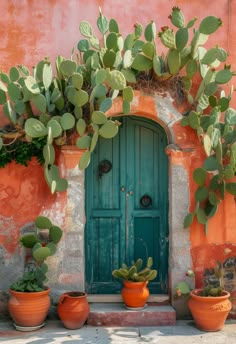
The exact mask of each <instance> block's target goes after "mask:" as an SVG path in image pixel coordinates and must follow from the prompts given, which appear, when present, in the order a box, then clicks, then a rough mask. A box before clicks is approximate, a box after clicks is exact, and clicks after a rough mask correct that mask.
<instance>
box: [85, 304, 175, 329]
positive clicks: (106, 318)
mask: <svg viewBox="0 0 236 344" xmlns="http://www.w3.org/2000/svg"><path fill="white" fill-rule="evenodd" d="M175 324H176V313H175V310H174V308H173V307H172V306H170V305H154V304H151V305H150V304H147V306H146V307H145V308H143V309H141V310H137V311H136V310H135V311H134V310H129V309H127V308H125V306H124V304H123V303H118V302H116V303H90V313H89V317H88V320H87V325H90V326H127V327H129V326H171V325H175Z"/></svg>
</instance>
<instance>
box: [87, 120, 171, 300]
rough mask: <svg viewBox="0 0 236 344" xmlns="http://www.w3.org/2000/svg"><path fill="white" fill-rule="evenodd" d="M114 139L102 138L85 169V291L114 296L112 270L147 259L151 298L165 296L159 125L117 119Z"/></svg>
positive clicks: (163, 159)
mask: <svg viewBox="0 0 236 344" xmlns="http://www.w3.org/2000/svg"><path fill="white" fill-rule="evenodd" d="M120 120H121V123H122V125H121V127H120V130H119V134H118V135H117V136H116V137H115V138H114V139H113V140H112V141H111V140H107V139H101V140H100V141H99V143H98V147H97V148H96V151H95V152H94V153H93V158H92V161H91V163H90V166H89V167H88V168H87V170H86V228H85V252H86V291H87V292H88V293H90V294H112V293H119V292H120V289H121V284H120V283H119V281H117V280H116V279H114V278H113V277H112V270H113V269H117V268H119V267H120V266H121V264H122V263H124V262H125V263H128V264H129V263H130V262H131V261H132V260H136V259H137V258H139V257H141V258H143V259H144V261H146V259H147V257H148V256H152V257H153V260H154V265H153V268H155V269H157V270H158V276H157V278H156V279H155V280H154V281H153V282H150V283H149V289H150V291H151V292H152V293H158V294H159V293H166V292H167V286H168V281H167V272H168V159H167V156H166V154H165V151H164V150H165V147H166V145H167V137H166V133H165V131H164V130H163V128H162V127H161V126H159V125H158V124H156V123H154V122H151V121H148V120H145V119H140V118H138V117H130V116H129V117H128V116H127V117H122V118H121V119H120Z"/></svg>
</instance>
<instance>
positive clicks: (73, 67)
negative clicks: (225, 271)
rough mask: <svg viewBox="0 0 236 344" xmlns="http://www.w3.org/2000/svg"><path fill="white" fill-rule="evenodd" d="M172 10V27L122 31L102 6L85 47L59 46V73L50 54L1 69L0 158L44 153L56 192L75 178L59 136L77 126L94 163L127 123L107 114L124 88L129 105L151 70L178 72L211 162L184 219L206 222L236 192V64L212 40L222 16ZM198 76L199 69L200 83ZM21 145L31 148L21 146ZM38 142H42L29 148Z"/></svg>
mask: <svg viewBox="0 0 236 344" xmlns="http://www.w3.org/2000/svg"><path fill="white" fill-rule="evenodd" d="M169 20H170V23H171V26H172V27H169V26H163V27H162V28H161V29H160V31H159V33H157V28H156V24H155V22H154V21H151V22H150V23H148V24H147V25H146V26H145V27H143V26H142V24H140V23H137V24H135V25H134V29H133V32H131V33H129V34H128V35H127V36H125V37H123V36H122V34H121V32H120V28H119V24H118V23H117V21H116V20H115V19H114V18H112V19H110V20H109V19H108V18H106V17H105V16H104V15H103V13H102V11H101V9H99V16H98V19H97V23H96V24H97V29H98V31H99V33H100V37H97V36H96V35H95V33H94V32H95V30H94V29H93V27H92V25H91V24H90V23H89V22H88V21H86V20H83V21H82V22H81V23H80V26H79V30H80V34H81V35H82V36H83V37H82V38H81V39H80V40H79V42H78V45H77V50H78V51H77V53H75V51H74V50H73V51H72V55H71V57H70V58H64V57H62V56H58V57H57V59H56V61H55V67H56V72H55V73H54V72H53V67H52V64H51V62H50V61H49V60H48V58H45V59H43V60H42V61H39V63H38V64H37V65H36V67H34V68H33V69H32V70H29V69H28V68H27V67H26V66H22V65H20V66H17V67H12V68H11V69H10V72H9V74H6V73H4V72H1V73H0V104H2V105H3V112H4V114H5V116H6V117H7V118H8V120H9V123H10V124H9V125H8V126H7V127H4V128H1V129H0V157H1V166H3V165H4V162H5V163H8V162H10V161H11V160H12V159H16V160H17V159H18V161H19V162H21V161H23V163H27V162H26V158H25V156H24V157H23V156H22V154H21V155H19V154H18V153H17V152H18V151H21V152H23V151H24V152H25V155H26V156H27V154H28V156H29V159H30V158H31V156H32V155H33V154H36V155H37V156H38V159H39V160H40V161H43V163H44V171H45V173H44V174H45V179H46V181H47V183H48V185H49V187H50V189H51V192H52V193H54V192H56V191H64V190H66V188H67V180H66V179H65V178H61V176H60V171H59V168H58V166H57V165H56V163H55V146H61V145H63V144H66V143H68V142H70V138H71V137H74V135H76V136H77V139H76V146H77V147H78V148H80V149H84V150H85V151H84V153H83V155H82V157H81V159H80V161H79V167H80V169H85V168H86V167H87V166H88V165H89V163H90V159H91V154H92V153H93V151H94V149H95V148H96V145H97V142H98V140H99V137H104V138H107V139H111V138H113V137H114V136H115V135H116V134H117V133H118V130H119V125H120V123H119V122H118V121H117V120H115V119H114V118H112V117H111V116H110V115H107V112H108V111H109V110H110V109H111V107H112V104H113V101H114V100H115V99H116V98H117V97H120V98H122V105H123V106H122V113H123V114H125V115H128V114H129V113H130V109H131V103H132V101H133V97H134V93H133V89H135V88H136V87H137V85H138V84H139V83H140V82H141V81H142V80H144V79H145V80H148V81H149V84H152V83H155V82H156V84H159V85H165V87H168V82H169V81H171V80H175V81H176V83H177V80H178V82H179V84H178V85H179V86H178V87H177V95H176V96H177V100H178V102H182V101H184V100H185V99H186V100H187V101H188V103H189V109H188V111H186V112H185V113H184V114H183V118H182V121H181V124H182V125H183V126H190V127H191V128H192V129H193V130H195V131H196V135H197V136H198V137H199V140H200V142H201V144H202V145H203V147H204V150H205V152H206V160H205V161H204V165H203V166H199V168H197V169H196V170H195V171H194V175H193V178H194V181H195V182H196V183H197V185H198V189H197V190H196V193H195V199H196V207H195V210H194V211H193V212H191V213H189V214H188V215H187V216H186V218H185V221H184V226H185V227H188V226H190V225H191V223H192V221H193V219H194V218H195V217H196V219H197V220H198V221H199V222H200V223H201V224H203V225H204V226H205V231H206V232H207V224H208V221H209V219H210V218H211V217H212V216H213V215H214V214H215V213H216V211H217V209H218V204H219V202H221V201H222V200H223V199H224V196H225V192H226V191H227V192H229V193H231V194H233V195H236V184H235V183H232V182H229V180H230V179H231V178H232V177H233V176H234V175H235V173H236V158H235V151H236V150H235V141H236V140H235V137H236V136H235V129H234V126H235V123H236V121H235V118H236V111H235V110H234V109H232V108H231V107H230V100H231V97H232V91H233V89H231V90H230V92H229V94H225V92H223V91H221V92H220V88H221V86H222V85H224V84H228V83H229V82H230V81H231V79H232V77H233V76H234V75H235V72H234V71H232V70H231V66H229V65H227V63H226V61H227V53H226V51H225V50H224V49H222V48H221V47H219V46H218V45H216V46H215V47H212V48H210V49H208V50H207V49H206V48H205V46H204V45H205V43H206V42H207V41H208V39H209V37H210V36H211V35H212V34H214V33H215V32H216V31H217V30H218V29H219V28H220V26H221V25H222V21H221V20H220V19H219V18H216V17H215V16H207V17H206V18H204V19H202V20H201V21H200V23H199V22H198V20H197V19H196V18H194V19H191V20H189V21H186V19H185V16H184V14H183V12H182V11H181V9H179V8H178V7H173V9H172V12H171V14H170V16H169ZM163 47H164V51H165V53H163V52H162V48H163ZM222 65H223V66H222ZM195 77H200V83H199V87H198V89H197V91H196V88H194V87H193V80H194V79H195ZM223 114H225V115H224V116H222V115H223ZM19 145H20V147H22V149H18V150H17V147H19ZM29 146H30V147H31V146H33V147H37V149H33V150H29V149H28V148H26V147H29ZM9 148H10V149H9ZM23 148H24V149H23ZM40 152H41V155H40ZM17 157H18V158H17ZM209 178H210V183H209Z"/></svg>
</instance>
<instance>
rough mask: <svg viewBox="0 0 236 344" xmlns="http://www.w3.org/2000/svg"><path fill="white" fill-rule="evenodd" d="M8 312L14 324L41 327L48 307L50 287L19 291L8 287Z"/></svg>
mask: <svg viewBox="0 0 236 344" xmlns="http://www.w3.org/2000/svg"><path fill="white" fill-rule="evenodd" d="M9 292H10V299H9V302H8V309H9V313H10V315H11V317H12V319H13V320H14V323H15V325H17V326H22V327H37V326H39V327H41V326H42V324H43V323H44V320H45V318H46V316H47V314H48V310H49V307H50V297H49V292H50V288H47V289H45V290H43V291H37V292H36V291H35V292H20V291H15V290H12V289H10V290H9Z"/></svg>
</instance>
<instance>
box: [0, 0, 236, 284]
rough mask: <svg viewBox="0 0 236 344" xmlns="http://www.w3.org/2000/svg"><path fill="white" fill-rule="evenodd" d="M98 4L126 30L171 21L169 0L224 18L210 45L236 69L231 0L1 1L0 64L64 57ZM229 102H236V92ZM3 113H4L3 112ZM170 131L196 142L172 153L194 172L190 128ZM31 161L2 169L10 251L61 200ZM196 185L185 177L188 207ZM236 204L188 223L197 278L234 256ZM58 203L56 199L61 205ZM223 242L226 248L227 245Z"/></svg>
mask: <svg viewBox="0 0 236 344" xmlns="http://www.w3.org/2000/svg"><path fill="white" fill-rule="evenodd" d="M98 6H101V8H102V11H103V13H104V15H106V16H107V17H108V18H112V17H113V18H115V19H116V20H117V21H118V22H119V25H120V30H121V32H123V33H124V34H127V33H129V32H130V31H131V30H132V28H133V25H134V24H135V23H136V22H140V23H141V24H143V25H146V24H147V23H148V22H149V21H150V20H154V21H155V22H156V25H157V29H158V31H159V30H160V28H161V26H163V25H168V24H169V19H168V15H169V14H170V12H171V8H172V7H173V6H179V7H180V8H181V9H182V10H183V12H184V14H185V17H186V20H190V19H192V18H193V17H198V18H199V22H200V20H201V18H203V17H205V16H207V15H215V16H217V17H220V18H221V19H222V20H223V22H224V26H223V27H222V28H220V29H219V30H218V31H217V33H216V34H215V35H213V36H212V38H211V39H210V41H209V46H214V45H215V44H219V45H220V46H222V47H223V48H224V49H225V50H226V51H227V52H229V54H230V56H229V59H228V63H231V64H232V65H233V68H232V69H236V25H235V22H236V0H222V1H219V0H217V1H212V0H205V1H204V3H203V2H201V1H199V0H191V1H189V0H169V1H166V0H145V1H143V0H129V1H126V2H125V1H123V0H116V1H115V0H89V1H88V0H42V1H38V0H21V1H17V0H8V1H6V0H3V1H0V13H1V25H0V37H1V44H0V61H1V62H0V64H1V66H0V69H1V70H6V71H8V70H9V68H10V67H11V66H12V65H17V64H24V65H26V66H28V67H30V66H33V65H35V64H37V62H38V61H39V60H40V59H42V58H44V57H45V56H49V58H50V59H51V61H53V60H54V58H55V57H56V56H57V55H59V54H60V55H63V56H64V57H67V58H69V57H70V54H71V51H72V48H73V47H74V48H75V49H76V46H77V43H78V41H79V39H80V38H81V37H80V33H79V23H80V21H81V20H88V21H89V22H90V23H91V24H93V26H95V23H96V19H97V16H98ZM151 106H153V105H151ZM232 106H234V107H235V106H236V96H235V94H234V95H233V102H232ZM153 109H154V108H153ZM144 112H146V110H145V111H144ZM0 120H1V121H3V116H2V115H1V114H0ZM174 131H175V137H176V143H177V144H179V145H180V146H181V145H182V146H186V145H193V146H196V148H195V151H194V152H193V153H192V155H191V158H190V159H189V160H188V162H187V163H186V159H183V160H182V159H181V157H180V155H178V156H176V158H175V159H176V161H175V163H176V164H180V165H181V164H185V166H184V167H185V168H186V169H187V170H188V172H189V176H191V174H192V171H193V170H194V168H196V167H197V166H198V165H199V160H201V159H202V157H203V152H202V151H201V148H200V147H199V146H197V145H196V142H197V140H196V137H195V134H194V133H193V131H192V130H186V129H183V128H182V127H181V126H180V124H178V123H177V124H176V125H175V128H174ZM30 165H31V168H30V169H28V168H25V167H21V166H16V165H15V164H10V165H9V166H7V167H6V168H5V169H0V219H1V222H0V223H1V226H0V242H2V244H3V245H4V247H5V248H6V250H7V252H9V254H10V253H11V252H13V251H14V248H15V247H16V245H17V240H18V235H19V233H18V232H17V230H18V229H19V228H20V227H21V226H22V225H23V224H24V223H26V222H28V221H31V220H32V219H34V218H35V216H36V215H37V214H39V213H40V211H41V210H45V209H46V210H47V209H49V210H50V209H51V208H52V207H54V205H55V202H58V196H52V195H50V192H49V190H48V189H47V186H46V184H45V182H44V181H43V178H42V175H43V171H42V169H41V168H40V167H39V166H38V165H37V164H36V162H33V163H32V164H30ZM195 187H196V186H195V185H194V184H193V182H191V179H190V189H191V194H190V199H191V202H190V203H191V204H190V208H191V207H192V204H193V202H192V201H193V197H194V196H193V195H194V190H195ZM60 197H61V199H60V202H61V203H60V202H59V204H63V202H64V201H63V197H64V196H60ZM235 207H236V205H235V200H234V198H233V197H232V196H229V195H228V196H227V197H226V202H224V205H223V204H221V205H220V208H221V209H220V212H219V214H218V215H217V216H216V217H215V218H214V219H212V220H211V222H210V226H209V234H208V236H204V233H203V229H202V228H201V227H200V226H199V225H198V224H197V223H194V225H193V226H192V227H191V236H190V239H191V252H192V257H193V264H194V268H196V270H197V280H200V278H199V276H200V272H201V273H202V267H203V266H204V265H205V266H207V264H209V265H211V266H213V265H214V264H215V262H216V260H217V259H219V258H225V257H226V258H227V257H229V256H236V249H235V248H234V245H236V235H235V229H236V212H235ZM62 208H63V205H60V206H59V208H58V212H60V209H62ZM4 218H5V222H4ZM227 243H228V244H227ZM227 245H228V246H227ZM227 247H229V248H230V250H225V248H227ZM198 273H199V275H198Z"/></svg>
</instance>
